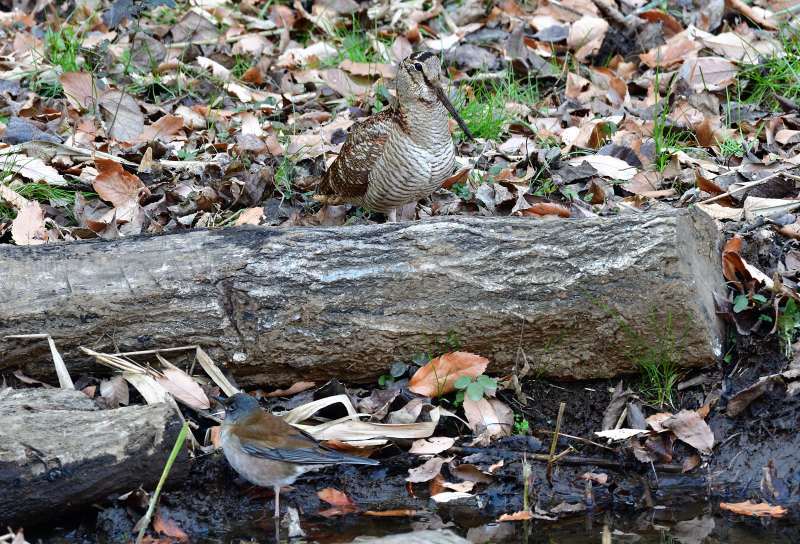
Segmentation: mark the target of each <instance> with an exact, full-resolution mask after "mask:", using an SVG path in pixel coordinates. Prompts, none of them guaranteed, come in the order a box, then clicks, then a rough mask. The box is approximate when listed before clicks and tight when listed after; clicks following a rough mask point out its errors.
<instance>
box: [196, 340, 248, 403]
mask: <svg viewBox="0 0 800 544" xmlns="http://www.w3.org/2000/svg"><path fill="white" fill-rule="evenodd" d="M195 358H196V360H197V362H198V363H200V366H201V367H203V370H205V371H206V374H208V376H209V377H210V378H211V379H212V380H214V383H215V384H217V387H219V388H220V389H222V392H223V393H225V394H226V395H227V396H229V397H232V396H233V395H235V394H236V393H238V392H239V390H238V389H237V388H236V387H234V386H233V384H232V383H231V382H230V380H228V378H226V377H225V374H223V373H222V371H221V370H220V369H219V367H218V366H217V365H216V364H215V363H214V361H213V360H212V359H211V357H209V356H208V353H206V352H205V351H204V350H203V348H201V347H200V346H198V347H197V350H196V351H195Z"/></svg>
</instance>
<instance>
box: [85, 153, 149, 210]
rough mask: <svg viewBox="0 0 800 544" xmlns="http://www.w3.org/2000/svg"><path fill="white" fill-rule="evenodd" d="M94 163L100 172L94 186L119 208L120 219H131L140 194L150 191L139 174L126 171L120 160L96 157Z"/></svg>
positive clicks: (102, 196)
mask: <svg viewBox="0 0 800 544" xmlns="http://www.w3.org/2000/svg"><path fill="white" fill-rule="evenodd" d="M94 163H95V166H96V167H97V171H98V172H99V173H98V174H97V177H96V178H94V181H93V182H92V187H94V190H95V191H97V194H98V195H99V196H100V198H102V199H103V200H106V201H108V202H111V204H113V205H114V207H115V208H117V219H118V220H121V221H130V220H131V219H132V218H133V215H134V213H135V211H136V208H137V207H138V206H139V196H140V195H141V194H142V193H144V194H149V193H150V191H148V189H147V187H145V186H144V184H143V183H142V180H140V179H139V177H138V176H136V175H135V174H131V173H129V172H127V171H125V169H124V168H122V165H121V164H119V163H118V162H116V161H112V160H111V159H101V158H96V159H95V161H94Z"/></svg>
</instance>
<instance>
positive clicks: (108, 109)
mask: <svg viewBox="0 0 800 544" xmlns="http://www.w3.org/2000/svg"><path fill="white" fill-rule="evenodd" d="M99 106H100V112H101V113H102V115H103V121H104V122H105V126H106V132H107V133H108V135H109V136H110V137H112V138H114V139H115V140H119V141H120V142H133V141H136V139H137V138H138V137H139V135H140V134H141V133H142V131H143V130H144V114H142V111H141V110H140V109H139V104H138V103H137V102H136V99H134V98H133V97H132V96H131V95H129V94H127V93H124V92H122V91H117V90H108V91H106V92H104V93H103V95H102V96H101V97H100V100H99Z"/></svg>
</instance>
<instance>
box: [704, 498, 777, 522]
mask: <svg viewBox="0 0 800 544" xmlns="http://www.w3.org/2000/svg"><path fill="white" fill-rule="evenodd" d="M719 507H720V508H721V509H722V510H728V511H729V512H733V513H734V514H739V515H742V516H753V517H758V518H764V517H770V518H782V517H783V516H785V515H786V508H784V507H783V506H778V505H775V506H773V505H771V504H769V503H766V502H760V503H755V502H752V501H744V502H721V503H720V504H719Z"/></svg>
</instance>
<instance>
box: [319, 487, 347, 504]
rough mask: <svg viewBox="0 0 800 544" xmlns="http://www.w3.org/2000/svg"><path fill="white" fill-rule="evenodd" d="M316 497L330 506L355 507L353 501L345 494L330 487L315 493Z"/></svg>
mask: <svg viewBox="0 0 800 544" xmlns="http://www.w3.org/2000/svg"><path fill="white" fill-rule="evenodd" d="M317 497H319V498H320V500H323V501H325V502H327V503H328V504H330V505H331V506H355V503H354V502H353V500H352V499H351V498H350V497H348V496H347V494H346V493H344V492H342V491H339V490H338V489H334V488H332V487H326V488H325V489H320V490H319V491H317Z"/></svg>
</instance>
